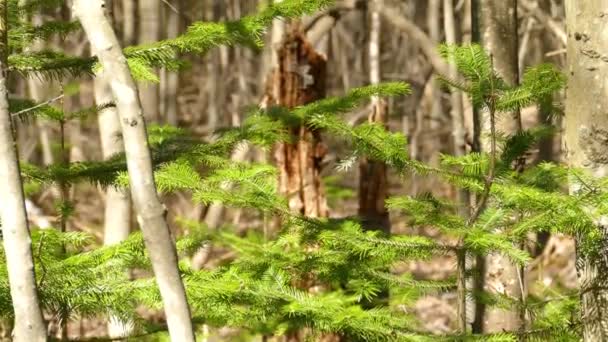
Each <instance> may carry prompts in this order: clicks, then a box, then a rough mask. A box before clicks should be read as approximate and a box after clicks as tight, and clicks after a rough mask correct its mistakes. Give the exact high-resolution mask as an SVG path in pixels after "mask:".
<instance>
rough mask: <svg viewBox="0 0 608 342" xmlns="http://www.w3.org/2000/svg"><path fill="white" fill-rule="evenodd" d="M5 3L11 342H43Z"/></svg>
mask: <svg viewBox="0 0 608 342" xmlns="http://www.w3.org/2000/svg"><path fill="white" fill-rule="evenodd" d="M7 2H8V1H7V0H3V1H1V2H0V194H2V196H0V220H1V221H2V236H3V241H4V250H5V254H6V263H7V271H8V280H9V285H10V293H11V299H12V302H13V309H14V312H15V321H14V330H13V340H14V341H15V342H38V341H46V338H47V337H46V325H45V323H44V320H43V318H42V310H41V309H40V304H39V302H38V293H37V289H36V279H35V275H34V260H33V256H32V245H31V243H32V242H31V238H30V231H29V226H28V221H27V214H26V212H25V202H24V196H23V185H22V182H21V172H20V170H19V160H18V157H17V150H16V146H15V140H14V137H13V127H12V119H11V115H10V112H9V108H8V62H7V58H8V53H9V52H8V22H7V11H8V4H7Z"/></svg>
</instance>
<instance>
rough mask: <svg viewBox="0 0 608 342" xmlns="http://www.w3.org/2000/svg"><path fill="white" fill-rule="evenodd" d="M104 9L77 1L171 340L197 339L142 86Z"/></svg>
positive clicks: (94, 0)
mask: <svg viewBox="0 0 608 342" xmlns="http://www.w3.org/2000/svg"><path fill="white" fill-rule="evenodd" d="M103 11H104V2H103V1H102V0H76V1H74V14H75V16H76V17H78V19H79V20H80V22H81V24H82V26H83V28H84V30H85V32H86V34H87V36H88V37H89V40H90V43H91V49H92V50H93V51H96V52H97V56H98V58H99V61H100V63H101V66H102V67H103V70H104V73H106V74H107V75H112V76H113V77H112V79H111V80H110V87H111V89H112V94H113V95H114V99H115V101H116V105H117V108H118V114H119V117H120V124H121V128H122V136H123V141H124V146H125V151H126V158H127V168H128V171H129V180H130V186H131V196H132V198H133V202H134V205H135V209H136V212H137V221H138V223H139V225H140V227H141V229H142V231H143V234H144V241H145V244H146V248H147V250H148V252H149V255H150V259H151V262H152V268H153V270H154V274H155V276H156V281H157V283H158V287H159V290H160V294H161V297H162V300H163V304H164V309H165V314H166V317H167V325H168V328H169V334H170V335H171V340H172V341H180V342H182V341H183V342H190V341H192V342H193V341H194V332H193V329H192V322H191V319H190V309H189V307H188V302H187V300H186V293H185V289H184V285H183V283H182V280H181V276H180V273H179V269H178V267H177V253H176V250H175V245H174V244H173V238H172V236H171V233H170V231H169V227H168V225H167V222H166V208H165V207H164V206H163V205H162V204H161V203H160V201H159V199H158V195H157V193H156V186H155V184H154V174H153V170H152V160H151V155H150V149H149V147H148V137H147V132H146V124H145V120H144V116H143V111H142V108H141V104H140V102H139V99H138V97H137V88H136V86H135V83H134V81H133V78H132V77H131V74H130V72H129V68H128V66H127V63H126V60H125V57H124V55H123V53H122V50H121V47H120V45H119V44H118V40H117V38H116V35H115V34H114V31H113V30H112V27H111V26H110V24H109V21H108V20H107V18H106V17H105V16H104V12H103Z"/></svg>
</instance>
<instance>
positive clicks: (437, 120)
mask: <svg viewBox="0 0 608 342" xmlns="http://www.w3.org/2000/svg"><path fill="white" fill-rule="evenodd" d="M427 25H428V29H429V38H430V39H431V41H432V42H433V43H434V44H439V42H440V41H441V29H440V28H441V0H429V1H428V7H427ZM432 82H433V87H432V90H431V91H432V96H431V99H432V100H431V116H430V120H429V121H430V122H429V126H428V127H429V128H430V130H431V132H435V131H437V130H438V129H439V127H441V120H442V117H443V115H444V113H443V103H442V97H443V96H442V91H441V88H440V87H439V82H438V81H437V80H432ZM437 140H438V139H437ZM437 145H439V144H437ZM440 150H441V146H433V147H432V151H434V152H433V153H432V157H431V163H432V164H433V165H436V164H438V163H439V160H438V158H437V156H438V155H439V153H436V152H435V151H440Z"/></svg>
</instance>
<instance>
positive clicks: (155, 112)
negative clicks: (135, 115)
mask: <svg viewBox="0 0 608 342" xmlns="http://www.w3.org/2000/svg"><path fill="white" fill-rule="evenodd" d="M137 4H138V9H139V12H138V19H139V32H138V36H139V39H138V43H139V44H147V43H153V42H157V41H159V40H160V27H161V12H160V10H161V5H162V1H161V0H140V1H138V2H137ZM138 88H139V98H140V101H141V104H142V108H143V111H144V116H145V117H146V119H147V120H149V121H153V122H159V121H160V119H161V115H160V101H159V96H160V90H159V86H158V84H157V83H153V82H140V83H139V84H138Z"/></svg>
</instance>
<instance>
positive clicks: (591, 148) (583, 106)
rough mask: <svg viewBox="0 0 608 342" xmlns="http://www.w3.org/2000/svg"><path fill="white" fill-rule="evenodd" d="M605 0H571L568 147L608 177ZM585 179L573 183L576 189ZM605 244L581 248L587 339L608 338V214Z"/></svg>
mask: <svg viewBox="0 0 608 342" xmlns="http://www.w3.org/2000/svg"><path fill="white" fill-rule="evenodd" d="M607 8H608V1H606V0H587V1H578V0H567V1H566V19H567V25H568V67H567V70H568V87H567V89H568V94H567V100H566V139H565V140H566V141H565V150H566V153H567V160H568V161H569V163H570V165H571V166H573V167H577V168H583V169H585V170H587V171H588V172H589V173H590V174H591V175H593V176H595V177H606V176H608V148H607V147H606V146H607V145H606V143H607V141H608V114H607V113H608V98H607V97H606V90H607V89H608V83H606V82H607V81H606V80H608V64H606V62H605V61H604V59H605V57H604V56H607V55H608V36H607V35H606V34H605V32H606V30H607V29H608V20H607V18H606V17H605V16H604V15H603V14H602V13H604V11H605V10H606V9H607ZM579 187H580V184H577V183H576V182H572V183H571V185H570V189H571V191H573V192H575V191H577V190H578V189H579ZM597 224H598V226H599V228H600V230H601V232H602V237H601V240H600V241H601V243H602V246H601V248H600V250H599V251H598V252H597V253H596V254H586V253H585V252H584V251H583V250H577V261H576V265H577V271H578V272H577V273H578V276H579V284H580V287H581V293H582V295H581V301H582V315H583V318H582V322H583V337H584V341H585V342H591V341H593V342H595V341H598V342H599V341H608V311H607V310H608V278H607V277H606V274H607V273H608V259H607V258H606V255H607V253H608V242H607V241H608V218H607V217H605V216H603V217H601V218H599V219H598V223H597Z"/></svg>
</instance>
